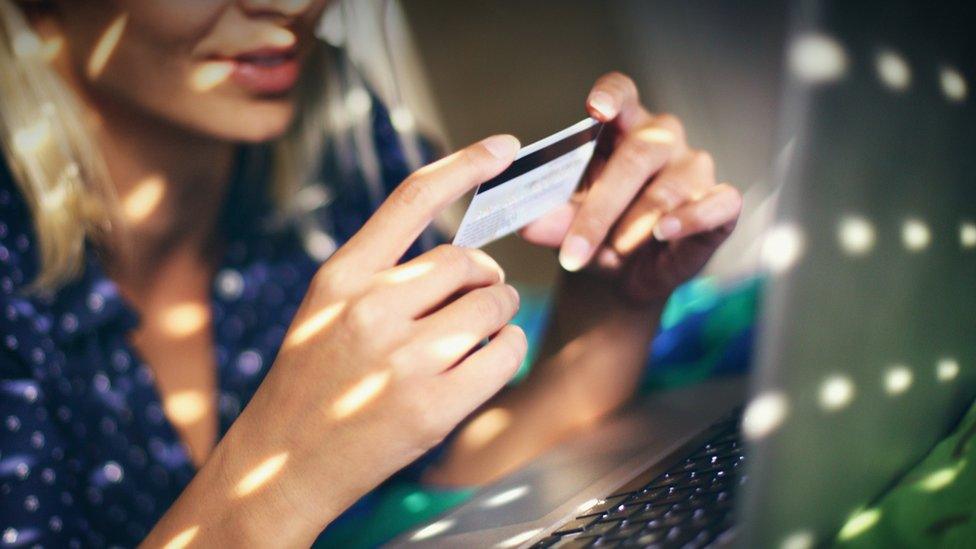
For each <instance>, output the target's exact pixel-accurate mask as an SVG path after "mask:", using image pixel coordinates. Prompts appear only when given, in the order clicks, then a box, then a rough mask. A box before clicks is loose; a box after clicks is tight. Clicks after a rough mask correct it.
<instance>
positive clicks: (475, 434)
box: [458, 408, 512, 449]
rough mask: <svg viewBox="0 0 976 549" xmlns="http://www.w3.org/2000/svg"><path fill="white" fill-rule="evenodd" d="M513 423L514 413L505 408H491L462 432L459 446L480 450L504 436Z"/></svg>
mask: <svg viewBox="0 0 976 549" xmlns="http://www.w3.org/2000/svg"><path fill="white" fill-rule="evenodd" d="M511 423H512V413H511V412H510V411H508V410H506V409H505V408H490V409H488V410H485V411H484V412H481V413H480V414H479V415H478V417H476V418H475V419H473V420H472V421H471V423H469V424H468V425H467V426H466V427H465V428H464V429H463V430H462V432H461V435H460V436H459V437H458V444H460V445H461V446H462V447H464V448H469V449H478V448H481V447H483V446H485V445H486V444H488V443H489V442H491V441H492V440H494V439H495V438H497V437H498V435H500V434H502V432H503V431H505V429H507V428H508V426H509V425H511Z"/></svg>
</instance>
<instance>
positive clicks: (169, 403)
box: [163, 391, 208, 426]
mask: <svg viewBox="0 0 976 549" xmlns="http://www.w3.org/2000/svg"><path fill="white" fill-rule="evenodd" d="M207 408H208V406H207V398H206V397H205V396H204V393H203V391H177V392H174V393H171V394H169V395H167V396H166V397H165V398H164V399H163V409H164V410H166V417H168V418H169V419H170V421H172V422H173V423H175V424H176V425H180V426H186V425H192V424H194V423H196V422H198V421H200V420H201V419H203V416H204V414H205V413H206V411H207Z"/></svg>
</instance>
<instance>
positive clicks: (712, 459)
mask: <svg viewBox="0 0 976 549" xmlns="http://www.w3.org/2000/svg"><path fill="white" fill-rule="evenodd" d="M740 418H741V410H736V411H735V412H733V413H732V414H731V415H730V416H728V417H726V418H725V419H723V420H721V421H719V422H718V423H716V424H715V425H714V426H712V428H711V429H710V430H709V433H708V435H706V436H707V439H706V441H705V442H704V443H703V444H701V445H699V446H698V447H697V448H695V449H693V450H692V451H691V452H690V453H689V454H688V457H686V458H685V459H683V460H681V461H680V462H678V463H677V464H676V465H674V466H673V467H671V468H670V469H668V470H666V471H665V472H663V473H655V472H648V473H645V474H644V475H641V476H639V477H637V478H636V479H634V480H633V481H631V482H630V483H628V484H627V485H625V486H624V488H622V489H621V490H619V491H618V492H617V493H614V494H612V495H610V496H608V497H607V498H606V499H604V500H602V501H600V502H598V503H597V504H596V505H595V506H593V507H591V508H590V509H588V510H586V512H585V513H584V514H583V515H581V516H579V517H577V518H576V519H574V520H571V521H569V522H567V523H566V524H563V525H562V526H560V527H558V528H556V530H555V533H553V534H552V535H550V536H549V537H547V538H545V539H543V540H542V541H540V542H539V543H537V544H536V545H535V546H534V547H540V548H541V547H547V548H548V547H590V546H600V547H607V546H609V547H661V548H665V547H668V548H670V547H681V548H688V549H691V548H695V547H707V546H709V545H711V544H715V543H716V542H718V543H722V542H724V541H725V540H726V538H730V537H731V533H732V532H731V530H732V525H733V524H732V521H733V515H732V500H733V498H734V496H735V493H736V488H737V487H738V486H739V485H741V484H743V483H744V482H745V481H746V476H745V475H744V474H742V464H743V460H744V459H745V455H744V454H743V451H742V450H743V449H742V444H741V440H740V437H739V420H740ZM657 471H658V472H659V471H660V469H657Z"/></svg>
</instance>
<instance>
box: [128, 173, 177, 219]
mask: <svg viewBox="0 0 976 549" xmlns="http://www.w3.org/2000/svg"><path fill="white" fill-rule="evenodd" d="M165 194H166V185H165V184H164V182H163V178H162V176H160V175H151V176H149V177H147V178H145V179H143V180H142V181H140V182H138V183H136V185H135V186H134V187H133V188H132V190H130V191H129V192H127V193H126V194H125V196H123V197H122V215H123V216H124V217H125V219H126V221H128V222H129V223H133V224H137V223H141V222H142V221H145V220H146V219H147V218H148V217H149V216H150V215H152V213H153V212H154V211H156V208H157V207H159V204H160V203H161V202H162V201H163V196H165Z"/></svg>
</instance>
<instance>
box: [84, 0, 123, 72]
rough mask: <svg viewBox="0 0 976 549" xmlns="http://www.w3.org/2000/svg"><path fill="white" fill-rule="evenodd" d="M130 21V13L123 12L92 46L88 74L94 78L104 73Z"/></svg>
mask: <svg viewBox="0 0 976 549" xmlns="http://www.w3.org/2000/svg"><path fill="white" fill-rule="evenodd" d="M128 22H129V14H127V13H123V14H121V15H119V16H118V17H116V18H115V19H114V20H113V21H112V23H111V24H110V25H109V26H108V27H107V28H106V29H105V32H104V33H102V36H101V38H99V39H98V42H96V43H95V47H94V48H92V53H91V57H89V58H88V67H87V69H86V70H87V74H88V77H89V78H91V79H92V80H94V79H96V78H98V77H99V76H101V75H102V72H103V71H104V70H105V66H106V65H108V61H109V59H110V58H111V57H112V54H113V53H115V48H116V47H118V45H119V40H120V39H121V38H122V33H123V32H124V31H125V26H126V24H128Z"/></svg>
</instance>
